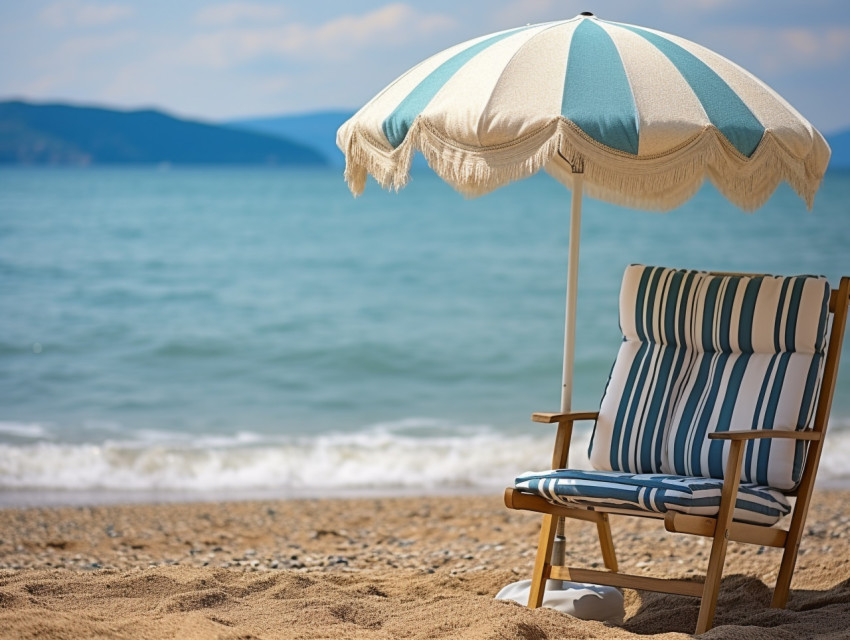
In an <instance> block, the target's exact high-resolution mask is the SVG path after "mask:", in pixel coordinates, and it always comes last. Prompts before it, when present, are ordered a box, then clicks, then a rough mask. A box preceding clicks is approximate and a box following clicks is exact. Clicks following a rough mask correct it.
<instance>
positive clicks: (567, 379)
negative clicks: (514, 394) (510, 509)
mask: <svg viewBox="0 0 850 640" xmlns="http://www.w3.org/2000/svg"><path fill="white" fill-rule="evenodd" d="M582 186H583V179H582V174H581V173H577V172H574V173H573V189H572V202H571V204H570V249H569V260H568V263H567V307H566V314H565V321H564V369H563V377H562V378H561V380H562V383H561V413H567V412H569V411H570V410H571V409H572V400H573V365H574V363H575V346H576V299H577V296H578V251H579V240H580V239H581V200H582ZM565 553H566V537H565V536H564V519H563V518H558V526H557V529H556V532H555V541H554V543H553V545H552V564H553V565H554V564H564V558H565ZM547 586H548V587H549V588H550V589H561V588H563V582H562V581H560V580H550V581H549V584H548V585H547Z"/></svg>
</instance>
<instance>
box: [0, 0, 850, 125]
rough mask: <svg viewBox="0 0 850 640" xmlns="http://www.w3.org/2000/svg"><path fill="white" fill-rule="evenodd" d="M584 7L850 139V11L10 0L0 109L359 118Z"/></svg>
mask: <svg viewBox="0 0 850 640" xmlns="http://www.w3.org/2000/svg"><path fill="white" fill-rule="evenodd" d="M581 11H592V12H593V13H595V14H597V15H598V16H599V17H600V18H603V19H608V20H613V21H617V22H628V23H632V24H637V25H641V26H645V27H651V28H654V29H660V30H662V31H666V32H669V33H673V34H675V35H678V36H682V37H685V38H688V39H690V40H693V41H695V42H698V43H699V44H702V45H704V46H707V47H709V48H711V49H714V50H715V51H717V52H718V53H720V54H722V55H724V56H726V57H728V58H730V59H731V60H733V61H735V62H737V63H738V64H740V65H741V66H743V67H744V68H746V69H748V70H749V71H751V72H752V73H754V74H755V75H757V76H758V77H760V78H761V79H762V80H764V81H765V82H767V83H768V84H769V85H770V86H772V87H773V88H774V89H775V90H776V91H778V92H779V93H780V94H781V95H782V96H783V97H784V98H785V99H786V100H788V101H789V102H790V103H791V104H792V105H793V106H794V107H796V108H797V110H799V111H800V112H801V113H802V114H803V115H804V116H806V117H807V118H808V119H809V120H810V121H811V122H812V123H813V124H814V125H815V126H816V127H818V128H819V129H820V130H821V131H823V132H824V133H827V134H829V133H833V132H836V131H839V130H844V129H848V128H850V108H848V107H847V105H848V104H850V82H848V80H850V2H847V0H808V2H805V3H802V2H799V0H797V1H791V0H760V1H756V0H644V1H641V2H636V1H635V0H596V2H591V1H589V0H582V1H580V2H576V1H573V0H488V1H485V0H468V1H463V2H460V1H458V0H429V2H391V1H390V2H388V1H386V0H360V1H357V2H351V1H350V0H349V1H347V2H342V1H338V0H321V1H320V2H309V1H307V2H305V1H304V0H302V1H300V2H261V1H254V2H210V1H207V2H200V1H198V0H179V1H178V0H168V1H165V0H100V1H98V0H26V1H17V0H0V62H2V63H0V99H11V98H21V99H28V100H33V101H38V102H47V101H63V102H72V103H76V104H92V105H104V106H109V107H117V108H126V109H133V108H149V107H154V108H158V109H162V110H164V111H167V112H169V113H171V114H174V115H178V116H181V117H190V118H197V119H202V120H207V121H225V120H229V119H235V118H243V117H252V116H268V115H280V114H289V113H304V112H309V111H317V110H331V109H352V110H353V109H356V108H358V107H360V106H361V105H362V104H364V103H365V102H366V101H367V100H368V99H369V98H371V97H372V96H373V95H374V94H375V93H377V92H378V91H379V90H380V89H381V88H383V87H384V86H386V85H387V84H389V83H390V82H391V81H392V80H393V79H394V78H396V77H397V76H399V75H400V74H402V73H403V72H404V71H405V70H407V69H408V68H410V67H411V66H413V65H415V64H416V63H418V62H420V61H421V60H423V59H425V58H427V57H428V56H430V55H431V54H434V53H437V52H438V51H440V50H442V49H444V48H446V47H448V46H451V45H453V44H456V43H458V42H462V41H464V40H467V39H470V38H473V37H477V36H480V35H484V34H487V33H490V32H493V31H498V30H501V29H505V28H510V27H515V26H518V25H523V24H529V23H535V22H544V21H549V20H559V19H568V18H572V17H573V16H575V15H576V14H578V13H580V12H581Z"/></svg>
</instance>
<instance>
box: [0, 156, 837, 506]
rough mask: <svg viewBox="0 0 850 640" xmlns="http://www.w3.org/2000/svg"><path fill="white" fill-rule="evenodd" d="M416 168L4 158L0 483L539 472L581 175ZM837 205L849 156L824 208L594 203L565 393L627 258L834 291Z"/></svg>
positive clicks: (403, 479) (401, 485) (485, 483)
mask: <svg viewBox="0 0 850 640" xmlns="http://www.w3.org/2000/svg"><path fill="white" fill-rule="evenodd" d="M420 173H422V175H419V176H414V180H413V181H412V183H411V184H410V185H409V186H408V187H407V188H406V189H404V190H403V191H402V192H401V193H399V194H391V193H386V192H382V191H381V190H380V189H379V188H378V187H377V185H375V184H374V183H372V184H370V185H369V187H368V188H367V190H366V193H365V194H364V196H362V197H361V198H358V199H356V200H355V199H353V198H352V197H351V196H350V194H349V193H348V191H347V189H346V187H345V184H344V183H343V181H342V178H341V176H340V175H339V173H338V172H336V171H311V172H306V171H305V172H298V171H293V172H286V171H281V170H271V169H203V170H201V169H198V170H191V169H181V170H171V171H158V170H155V169H120V170H119V169H86V170H59V169H55V170H24V169H4V170H2V171H0V306H2V309H3V313H2V316H1V317H0V486H2V487H4V488H5V489H6V490H7V491H12V490H14V491H52V490H55V489H62V490H86V491H93V490H102V491H124V490H132V491H150V490H162V491H183V490H185V491H193V490H202V489H216V490H220V491H224V490H234V489H240V490H255V489H256V490H259V489H264V490H273V491H281V492H284V493H298V492H302V493H311V492H321V491H325V490H328V489H333V490H334V491H346V490H353V489H369V488H374V487H378V486H385V487H389V488H396V489H409V490H418V489H422V490H437V489H440V488H449V489H450V488H458V487H471V488H477V487H486V488H489V487H491V486H500V485H501V484H502V483H503V482H504V481H507V480H509V479H510V478H511V477H512V474H513V473H514V472H516V471H521V470H524V469H525V468H528V467H530V466H534V465H545V461H546V460H547V458H548V456H549V451H548V448H549V446H550V445H549V441H548V439H547V438H545V437H544V435H543V434H541V429H545V428H542V427H539V426H536V425H532V424H531V423H530V422H529V421H528V415H529V414H530V413H531V412H532V411H535V410H555V409H557V407H558V403H559V393H560V375H561V374H560V372H561V357H562V341H563V316H564V283H565V277H566V258H567V251H566V247H567V241H568V225H569V209H568V207H569V192H568V191H567V190H565V189H564V188H563V187H561V186H560V185H558V184H557V183H555V182H554V181H553V180H551V179H549V178H548V177H546V176H540V177H535V178H533V179H530V180H526V181H524V182H520V183H517V184H515V185H511V186H510V187H507V188H504V189H501V190H500V191H497V192H495V193H494V194H491V195H489V196H486V197H483V198H480V199H477V200H465V199H463V198H462V197H461V196H459V195H457V194H456V193H455V192H453V191H452V190H451V189H450V188H448V187H447V186H445V185H444V184H443V183H442V182H441V181H439V179H437V178H435V177H433V176H431V175H428V174H425V173H424V172H420ZM848 202H850V174H840V173H838V174H831V175H829V176H827V179H826V181H825V184H824V186H823V188H822V189H821V191H820V192H819V194H818V197H817V201H816V203H815V208H814V212H812V213H808V212H806V210H805V206H804V205H803V203H802V202H801V201H800V200H799V199H798V198H797V197H796V195H794V194H793V192H792V191H791V190H790V189H789V188H787V187H781V188H780V190H779V191H778V192H777V193H776V195H775V196H774V197H773V198H772V199H771V201H770V202H769V203H768V204H767V205H766V206H765V207H764V208H763V209H762V210H760V211H759V212H757V213H756V214H753V215H748V214H744V213H742V212H740V211H739V210H737V209H735V208H734V207H732V206H731V205H729V204H728V203H726V202H725V201H724V200H723V198H722V197H721V196H720V195H718V194H717V193H716V192H715V191H714V190H713V189H711V188H710V187H707V188H705V189H704V190H703V191H702V192H700V193H699V194H698V195H697V196H696V197H695V198H694V199H693V200H692V201H691V202H689V203H688V204H687V205H685V206H684V207H682V208H681V209H679V210H677V211H674V212H672V213H669V214H656V213H647V212H640V211H633V210H628V209H623V208H618V207H614V206H612V205H607V204H604V203H601V202H598V201H593V200H586V201H585V206H584V221H583V225H584V226H583V230H582V245H581V275H580V284H579V288H580V290H579V314H578V331H577V336H578V337H577V340H578V347H577V348H578V354H577V361H576V380H577V382H576V389H575V393H574V401H573V406H574V407H575V408H577V409H594V408H596V407H597V405H598V400H599V396H600V394H601V391H602V389H603V387H604V384H605V381H606V378H607V375H608V371H609V368H610V366H611V362H612V361H613V358H614V355H615V354H616V350H617V347H618V343H619V340H620V334H619V330H618V326H617V292H618V289H619V281H620V277H621V275H622V272H623V269H624V268H625V266H626V265H627V264H629V263H632V262H643V263H648V264H663V265H667V266H676V267H689V268H698V269H718V270H725V271H760V272H771V273H784V274H790V273H817V274H824V275H826V276H828V277H829V278H830V280H831V281H832V282H833V284H835V283H837V280H838V278H839V276H840V275H842V274H850V251H848V249H847V247H848V246H850V217H848V211H847V206H848V205H847V203H848ZM844 365H845V366H844V367H843V370H842V375H841V377H840V379H839V388H838V391H837V395H836V400H835V407H834V410H833V414H834V422H835V424H836V425H838V426H837V428H836V432H842V431H843V430H845V429H847V428H848V427H850V358H848V357H845V361H844ZM848 432H850V430H848ZM841 438H842V436H839V435H837V436H836V440H835V441H834V442H835V445H836V446H835V447H833V449H834V453H833V455H834V456H837V457H835V459H834V460H833V459H832V458H829V457H828V458H827V459H826V460H825V463H824V464H826V465H833V466H834V467H835V468H834V474H833V475H834V476H835V477H840V476H842V475H843V474H844V473H846V472H845V471H844V469H846V468H847V463H848V462H850V436H848V440H847V441H845V440H842V439H841ZM16 499H17V498H16Z"/></svg>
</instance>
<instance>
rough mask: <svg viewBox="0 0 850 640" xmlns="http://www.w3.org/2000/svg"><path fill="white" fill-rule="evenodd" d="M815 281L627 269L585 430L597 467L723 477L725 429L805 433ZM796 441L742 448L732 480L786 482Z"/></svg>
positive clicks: (812, 370)
mask: <svg viewBox="0 0 850 640" xmlns="http://www.w3.org/2000/svg"><path fill="white" fill-rule="evenodd" d="M829 292H830V289H829V283H828V282H827V281H826V280H825V279H824V278H815V277H811V276H798V277H771V276H764V277H746V276H714V275H709V274H706V273H701V272H696V271H679V270H674V269H664V268H659V267H645V266H641V265H632V266H630V267H628V268H627V269H626V273H625V275H624V277H623V286H622V289H621V292H620V326H621V329H622V331H623V335H624V341H623V344H622V345H621V347H620V351H619V354H618V356H617V360H616V362H615V364H614V367H613V369H612V372H611V377H610V379H609V382H608V386H607V388H606V391H605V396H604V397H603V400H602V405H601V408H600V416H599V420H598V421H597V424H596V427H595V429H594V435H593V440H592V442H591V448H590V459H591V463H592V465H593V467H594V468H595V469H603V470H614V471H624V472H629V473H669V474H674V475H681V476H703V477H711V478H722V477H723V472H724V469H725V464H726V457H727V454H728V443H726V444H724V443H723V442H722V441H714V440H708V434H709V433H712V432H714V431H727V430H729V429H785V430H799V429H804V428H806V426H807V425H808V424H809V421H810V419H811V416H812V413H813V410H814V405H815V399H816V395H817V391H818V389H819V387H820V380H821V375H822V368H823V360H824V348H825V344H826V333H827V315H828V303H829ZM803 446H804V445H803V444H802V443H798V442H795V441H793V440H779V439H776V440H769V439H767V440H757V441H754V442H751V443H748V444H747V445H746V449H745V457H744V464H743V470H742V476H741V477H742V482H750V483H755V484H759V485H766V486H770V487H774V488H777V489H783V490H790V489H793V488H794V486H795V485H796V484H797V483H798V482H799V479H800V474H801V471H802V462H803Z"/></svg>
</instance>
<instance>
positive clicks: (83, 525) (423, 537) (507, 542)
mask: <svg viewBox="0 0 850 640" xmlns="http://www.w3.org/2000/svg"><path fill="white" fill-rule="evenodd" d="M848 501H850V491H846V490H845V491H824V490H818V491H816V493H815V497H814V499H813V502H812V506H811V509H810V513H809V518H808V521H807V525H806V528H807V535H805V536H804V537H803V542H802V545H801V550H800V557H799V560H798V563H797V570H796V572H795V575H794V580H793V582H792V595H791V599H790V602H789V607H788V609H787V610H774V609H770V608H769V606H768V605H769V600H770V592H771V588H772V584H773V581H774V580H775V578H776V573H777V570H778V566H779V558H780V555H781V554H780V552H779V551H778V550H774V549H765V548H760V547H757V546H754V545H738V544H732V545H730V549H729V553H728V556H727V562H726V570H725V572H724V580H723V583H722V586H721V593H720V602H719V604H718V612H717V618H716V628H715V630H714V631H712V632H711V635H710V636H709V637H711V638H712V639H713V640H716V639H718V638H729V639H737V638H740V639H743V638H768V637H770V638H792V637H793V638H819V639H824V640H825V639H826V638H836V637H839V636H836V635H835V632H836V630H841V629H847V628H850V515H848V512H847V510H846V507H845V505H846V504H847V503H848ZM611 521H612V530H613V533H614V543H615V547H616V549H617V554H618V560H619V562H620V565H621V568H622V570H623V571H626V572H629V573H643V574H646V575H656V576H675V577H689V576H695V575H699V574H700V573H702V571H704V565H705V563H706V562H707V550H708V548H709V545H708V543H707V541H706V540H705V539H704V538H699V537H694V536H685V535H673V534H669V533H667V532H665V530H664V528H663V525H662V524H660V523H659V522H657V521H655V520H649V519H640V518H625V517H619V516H612V518H611ZM539 522H540V518H539V516H538V515H537V514H531V513H520V512H514V511H510V510H508V509H506V508H505V507H504V506H503V505H502V504H501V500H500V497H499V496H498V495H495V496H494V495H488V496H478V495H466V496H424V497H423V496H419V497H361V498H345V499H341V498H332V499H295V500H254V501H236V502H207V503H199V502H183V503H178V502H172V503H160V504H131V505H100V506H66V507H58V508H49V507H31V508H21V509H12V508H6V509H2V510H0V628H3V629H6V630H8V631H7V633H9V637H33V636H36V635H38V636H39V637H48V638H50V637H70V636H75V637H90V636H96V635H104V636H107V637H116V638H124V637H126V638H134V637H145V638H170V637H175V636H177V637H199V638H206V637H210V638H216V637H221V638H236V637H253V638H326V637H334V638H366V637H369V638H375V637H377V638H396V637H411V638H423V639H424V638H443V637H446V638H448V637H452V638H457V637H463V638H482V639H483V638H528V637H535V638H555V637H566V638H569V637H590V638H638V637H640V636H642V635H646V634H650V633H663V635H661V636H659V637H661V638H684V637H687V636H688V634H690V633H691V632H692V631H693V623H694V622H695V620H696V611H697V608H698V601H697V600H695V599H693V598H687V597H684V596H668V595H663V594H653V593H650V592H644V591H641V592H638V591H632V590H626V591H625V597H626V620H625V623H624V625H623V626H622V627H610V626H606V625H604V624H602V623H599V622H593V621H581V620H577V619H575V618H570V617H568V616H565V615H564V614H561V613H558V612H555V611H551V610H545V609H540V610H535V611H532V610H529V609H526V608H524V607H520V606H519V605H515V604H512V603H506V602H500V601H496V600H494V599H493V596H494V595H495V593H496V592H497V591H498V590H499V589H500V588H501V587H503V586H505V585H506V584H508V583H510V582H513V581H517V580H522V579H525V578H527V577H528V576H529V574H530V572H531V568H532V565H533V562H534V551H535V545H536V540H537V533H538V530H539ZM567 536H568V539H569V540H570V543H569V545H568V550H569V552H570V563H571V564H574V565H576V566H588V567H592V566H594V563H596V564H597V565H598V564H599V561H600V558H599V549H598V543H597V541H596V539H595V528H594V527H592V526H589V525H587V523H582V522H578V521H575V522H568V523H567ZM529 633H531V635H529Z"/></svg>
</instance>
